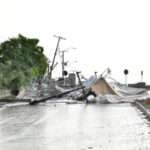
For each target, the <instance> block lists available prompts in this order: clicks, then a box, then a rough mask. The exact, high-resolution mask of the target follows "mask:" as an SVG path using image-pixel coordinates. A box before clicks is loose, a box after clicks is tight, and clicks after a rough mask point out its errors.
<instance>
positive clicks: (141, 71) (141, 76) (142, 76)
mask: <svg viewBox="0 0 150 150" xmlns="http://www.w3.org/2000/svg"><path fill="white" fill-rule="evenodd" d="M141 82H143V71H141Z"/></svg>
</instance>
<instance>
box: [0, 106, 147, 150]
mask: <svg viewBox="0 0 150 150" xmlns="http://www.w3.org/2000/svg"><path fill="white" fill-rule="evenodd" d="M89 149H93V150H149V149H150V123H149V122H148V121H147V120H146V119H145V117H144V116H143V114H142V113H141V112H140V111H139V110H138V109H137V108H135V107H133V106H131V105H130V104H97V105H96V104H89V105H85V104H59V103H57V104H55V103H41V104H39V105H36V106H29V105H10V104H9V105H5V106H3V107H1V108H0V150H89Z"/></svg>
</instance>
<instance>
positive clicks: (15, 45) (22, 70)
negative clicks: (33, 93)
mask: <svg viewBox="0 0 150 150" xmlns="http://www.w3.org/2000/svg"><path fill="white" fill-rule="evenodd" d="M38 42H39V40H38V39H29V38H26V37H24V36H22V35H18V37H17V38H11V39H9V40H8V41H5V42H3V43H1V44H0V88H9V89H15V88H20V87H21V86H25V85H27V84H28V83H29V82H30V81H31V80H33V79H38V78H41V77H42V76H43V75H44V74H45V72H46V69H47V67H48V62H47V58H46V57H45V55H44V54H43V48H42V47H40V46H38Z"/></svg>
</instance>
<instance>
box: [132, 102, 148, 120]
mask: <svg viewBox="0 0 150 150" xmlns="http://www.w3.org/2000/svg"><path fill="white" fill-rule="evenodd" d="M134 104H135V106H136V107H137V108H138V109H139V110H141V111H142V112H143V114H144V115H145V116H146V118H147V119H148V120H150V113H149V112H148V110H147V109H146V108H145V107H144V106H143V105H142V104H141V103H140V102H135V103H134Z"/></svg>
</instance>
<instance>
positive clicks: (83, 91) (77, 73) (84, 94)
mask: <svg viewBox="0 0 150 150" xmlns="http://www.w3.org/2000/svg"><path fill="white" fill-rule="evenodd" d="M79 74H80V72H76V75H77V77H78V80H79V84H80V86H81V88H82V93H83V96H84V97H85V101H86V103H88V101H87V99H86V93H85V90H84V86H83V85H82V82H81V79H80V76H79Z"/></svg>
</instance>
